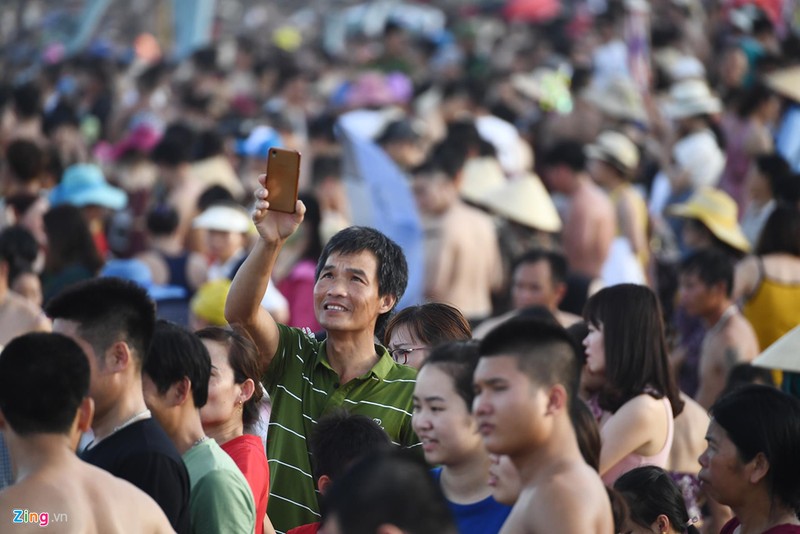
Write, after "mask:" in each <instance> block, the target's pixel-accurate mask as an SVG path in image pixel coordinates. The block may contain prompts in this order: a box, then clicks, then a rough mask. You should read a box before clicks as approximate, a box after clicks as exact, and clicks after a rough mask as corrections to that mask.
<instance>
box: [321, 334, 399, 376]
mask: <svg viewBox="0 0 800 534" xmlns="http://www.w3.org/2000/svg"><path fill="white" fill-rule="evenodd" d="M327 348H328V340H327V339H326V340H325V341H323V342H322V344H321V345H320V346H319V361H318V362H317V365H322V366H323V367H325V368H326V369H330V370H331V371H333V372H334V373H335V372H336V371H334V370H333V367H331V364H330V362H328V351H327ZM375 353H376V354H378V355H379V356H380V359H379V360H378V362H377V363H376V364H375V365H374V366H372V369H370V370H369V372H368V373H366V374H363V375H361V376H359V377H358V378H359V379H362V380H363V379H366V378H369V377H370V376H374V377H375V378H378V379H379V380H383V379H385V378H386V377H387V376H389V373H390V372H391V371H392V369H394V367H395V365H396V364H395V363H394V360H393V359H392V357H391V356H390V355H389V351H388V350H386V347H384V346H383V345H378V344H376V345H375Z"/></svg>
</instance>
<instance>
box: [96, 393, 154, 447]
mask: <svg viewBox="0 0 800 534" xmlns="http://www.w3.org/2000/svg"><path fill="white" fill-rule="evenodd" d="M146 411H147V405H146V404H145V403H144V396H143V394H142V386H141V381H135V384H131V386H130V387H129V389H128V390H127V391H126V392H125V393H123V395H122V396H121V397H120V398H119V399H118V400H117V402H115V403H114V406H113V407H112V408H111V410H109V411H108V412H107V413H106V414H104V415H102V416H97V417H95V419H94V421H93V422H92V432H94V439H95V441H100V440H102V439H105V438H107V437H108V436H110V435H111V434H113V433H114V432H115V430H116V429H118V427H120V426H122V425H124V424H125V423H127V422H129V421H130V420H131V419H133V418H135V417H136V416H137V415H140V414H144V413H145V412H146Z"/></svg>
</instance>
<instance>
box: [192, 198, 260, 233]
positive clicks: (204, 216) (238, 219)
mask: <svg viewBox="0 0 800 534" xmlns="http://www.w3.org/2000/svg"><path fill="white" fill-rule="evenodd" d="M252 227H253V222H252V221H251V220H250V215H249V214H248V213H247V210H246V209H244V208H243V207H240V206H235V205H233V204H217V205H215V206H211V207H209V208H207V209H206V210H205V211H204V212H203V213H201V214H200V215H198V216H197V217H195V218H194V221H192V228H200V229H203V230H217V231H220V232H237V233H243V234H246V233H248V232H250V230H251V228H252Z"/></svg>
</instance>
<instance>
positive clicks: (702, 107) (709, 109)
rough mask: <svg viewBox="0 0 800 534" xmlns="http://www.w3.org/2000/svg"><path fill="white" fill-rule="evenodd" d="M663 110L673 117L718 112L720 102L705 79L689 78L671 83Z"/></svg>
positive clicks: (682, 117) (678, 117) (720, 108)
mask: <svg viewBox="0 0 800 534" xmlns="http://www.w3.org/2000/svg"><path fill="white" fill-rule="evenodd" d="M665 111H666V113H667V115H668V116H669V117H671V118H673V119H684V118H687V117H694V116H697V115H706V114H711V113H719V112H720V111H722V102H721V101H720V100H719V98H717V97H716V96H715V95H714V94H713V93H712V92H711V89H710V88H709V87H708V84H707V83H706V82H705V80H698V79H689V80H683V81H680V82H677V83H674V84H672V87H670V89H669V100H668V101H667V102H666V106H665Z"/></svg>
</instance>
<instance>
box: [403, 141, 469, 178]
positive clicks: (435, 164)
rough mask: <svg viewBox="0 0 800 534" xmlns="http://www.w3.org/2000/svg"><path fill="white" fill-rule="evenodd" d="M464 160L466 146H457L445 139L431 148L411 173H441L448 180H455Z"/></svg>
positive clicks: (465, 159) (465, 158) (465, 157)
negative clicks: (424, 158) (425, 157)
mask: <svg viewBox="0 0 800 534" xmlns="http://www.w3.org/2000/svg"><path fill="white" fill-rule="evenodd" d="M466 161H467V154H466V147H463V146H462V147H459V146H457V145H456V144H455V143H453V142H450V141H446V140H445V141H442V142H441V143H439V144H438V145H436V146H435V147H434V148H433V150H431V153H430V154H429V155H428V157H427V159H426V160H425V161H424V162H422V164H421V165H419V166H418V167H416V168H415V169H414V170H413V171H412V174H413V175H414V176H418V175H430V174H436V173H442V174H444V175H445V177H446V178H447V179H448V180H455V179H456V178H457V177H458V174H459V173H460V172H461V169H463V168H464V163H465V162H466Z"/></svg>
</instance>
